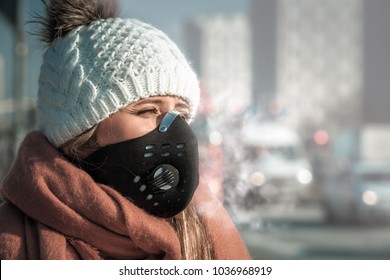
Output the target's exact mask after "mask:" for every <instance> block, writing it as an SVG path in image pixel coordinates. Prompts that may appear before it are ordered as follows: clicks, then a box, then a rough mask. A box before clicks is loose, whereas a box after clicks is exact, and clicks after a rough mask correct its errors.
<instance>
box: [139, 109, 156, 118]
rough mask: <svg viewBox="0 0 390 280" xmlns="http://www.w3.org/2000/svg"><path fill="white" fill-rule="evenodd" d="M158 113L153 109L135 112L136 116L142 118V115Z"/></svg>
mask: <svg viewBox="0 0 390 280" xmlns="http://www.w3.org/2000/svg"><path fill="white" fill-rule="evenodd" d="M157 113H158V111H157V109H155V108H153V109H142V110H139V111H137V116H142V115H148V114H152V115H154V114H157Z"/></svg>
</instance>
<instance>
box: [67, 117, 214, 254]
mask: <svg viewBox="0 0 390 280" xmlns="http://www.w3.org/2000/svg"><path fill="white" fill-rule="evenodd" d="M97 129H98V125H96V126H94V127H92V128H91V129H89V130H88V131H86V132H84V133H83V134H81V135H79V136H77V137H75V138H73V139H71V140H69V141H68V142H66V143H65V144H63V145H62V147H61V149H62V151H63V152H64V153H65V154H66V155H67V156H69V157H71V158H72V159H75V160H78V161H80V160H82V159H83V158H85V157H86V156H88V155H89V154H91V153H92V152H94V151H96V150H97V149H98V148H99V144H98V143H97V139H96V131H97ZM168 222H169V223H170V224H171V225H172V226H173V228H174V229H175V231H176V234H177V235H178V237H179V240H180V247H181V258H182V259H183V260H211V259H213V258H214V255H213V251H212V246H211V242H210V238H209V236H208V234H207V232H206V229H205V227H204V225H203V223H202V222H201V220H200V218H199V215H198V213H197V211H196V209H195V207H193V206H192V205H190V206H188V207H187V208H186V209H185V210H184V211H182V212H181V213H179V214H177V215H176V216H174V217H172V218H170V219H168Z"/></svg>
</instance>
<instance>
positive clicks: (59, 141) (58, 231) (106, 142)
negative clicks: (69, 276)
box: [0, 0, 249, 259]
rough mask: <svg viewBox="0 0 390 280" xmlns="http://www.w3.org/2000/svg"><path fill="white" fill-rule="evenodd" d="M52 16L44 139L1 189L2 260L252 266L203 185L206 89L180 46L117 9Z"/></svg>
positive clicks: (37, 139) (80, 4)
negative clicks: (242, 262) (200, 127)
mask: <svg viewBox="0 0 390 280" xmlns="http://www.w3.org/2000/svg"><path fill="white" fill-rule="evenodd" d="M107 3H110V4H107ZM46 14H47V15H46V17H45V18H44V19H42V23H43V25H44V30H43V31H44V32H43V35H44V36H43V40H44V41H45V42H47V43H48V49H47V51H46V53H45V55H44V59H43V64H42V67H41V74H40V78H39V90H38V109H37V111H38V123H39V131H36V132H31V133H30V134H28V135H27V136H26V138H25V140H24V141H23V143H22V144H21V147H20V149H19V152H18V156H17V158H16V160H15V162H14V164H13V166H12V168H11V170H10V172H9V173H8V175H7V176H6V178H5V179H4V181H3V183H2V194H3V197H4V200H5V202H4V203H3V204H2V205H1V207H0V217H1V221H0V245H1V246H0V258H1V259H248V258H249V255H248V252H247V250H246V248H245V246H244V244H243V243H242V240H241V239H240V237H239V234H238V232H237V230H236V228H235V227H234V225H233V223H232V221H231V220H230V218H229V217H228V215H227V213H226V212H225V210H224V209H223V207H222V206H221V204H220V203H219V202H218V200H217V199H216V198H214V197H213V195H212V194H211V193H210V191H209V190H208V188H207V187H206V185H205V184H203V183H202V182H201V181H200V182H199V179H198V157H197V156H198V155H197V146H196V138H195V136H194V134H193V132H192V130H191V128H190V126H189V125H188V122H190V120H191V119H192V118H193V117H194V115H195V112H196V109H197V106H198V103H199V88H198V81H197V78H196V75H195V74H194V72H193V71H192V69H191V68H190V66H189V65H188V63H187V61H186V60H185V58H184V56H183V55H182V53H181V52H180V51H179V49H178V48H177V47H176V45H175V44H174V43H173V42H172V41H171V40H170V39H169V38H167V36H166V35H165V34H163V33H162V32H161V31H159V30H157V29H156V28H154V27H152V26H150V25H148V24H145V23H142V22H140V21H137V20H132V19H120V18H117V17H116V14H117V12H116V10H115V9H114V7H113V6H112V2H108V1H107V2H102V1H86V0H77V1H75V0H55V1H52V2H50V3H49V4H47V5H46Z"/></svg>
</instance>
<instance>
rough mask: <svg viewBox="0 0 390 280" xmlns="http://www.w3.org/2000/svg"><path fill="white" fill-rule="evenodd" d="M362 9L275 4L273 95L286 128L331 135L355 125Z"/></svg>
mask: <svg viewBox="0 0 390 280" xmlns="http://www.w3.org/2000/svg"><path fill="white" fill-rule="evenodd" d="M362 6H363V3H362V0H326V1H312V0H279V2H278V47H277V49H278V51H277V87H278V90H277V91H278V100H279V102H280V103H281V105H282V107H284V109H285V116H286V118H285V119H286V121H287V122H288V123H290V124H291V125H292V126H294V127H297V128H300V129H302V130H303V131H305V130H310V129H318V128H322V127H325V128H327V129H330V130H336V129H338V128H340V127H351V126H355V125H356V124H358V123H359V122H360V106H361V98H362V97H361V96H362V75H363V73H362V71H363V68H362V67H363V65H362V49H363V45H362V8H363V7H362ZM373 32H375V31H373Z"/></svg>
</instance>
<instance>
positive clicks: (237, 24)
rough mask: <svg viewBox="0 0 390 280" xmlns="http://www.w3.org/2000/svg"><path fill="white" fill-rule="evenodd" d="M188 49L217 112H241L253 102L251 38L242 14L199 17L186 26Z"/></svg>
mask: <svg viewBox="0 0 390 280" xmlns="http://www.w3.org/2000/svg"><path fill="white" fill-rule="evenodd" d="M185 35H186V46H187V48H186V50H187V53H188V56H189V57H190V59H191V60H192V61H193V66H194V68H195V70H196V71H197V72H198V73H199V75H200V79H201V81H202V85H203V89H204V91H205V92H206V94H207V95H208V96H209V98H210V99H209V100H210V101H211V102H212V103H213V104H214V109H215V111H216V112H223V113H229V114H235V113H241V112H242V111H243V110H245V109H246V108H247V106H248V105H249V104H250V103H251V78H252V77H251V38H250V31H249V23H248V20H247V17H246V16H245V15H241V14H234V15H213V16H199V17H197V18H195V19H194V20H191V21H189V22H187V24H186V27H185Z"/></svg>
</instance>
